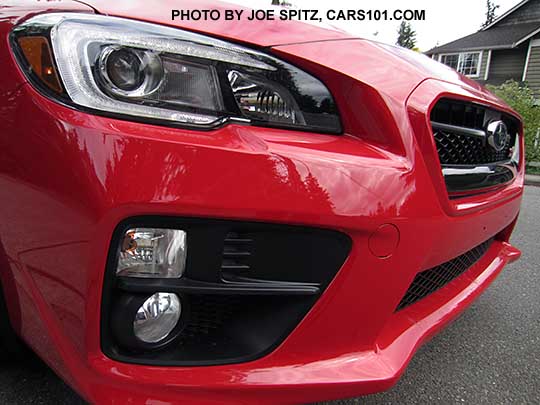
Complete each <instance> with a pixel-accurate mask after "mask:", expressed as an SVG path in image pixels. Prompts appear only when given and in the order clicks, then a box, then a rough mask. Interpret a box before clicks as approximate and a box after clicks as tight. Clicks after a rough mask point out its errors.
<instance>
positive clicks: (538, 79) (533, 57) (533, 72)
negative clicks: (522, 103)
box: [525, 42, 540, 97]
mask: <svg viewBox="0 0 540 405" xmlns="http://www.w3.org/2000/svg"><path fill="white" fill-rule="evenodd" d="M533 44H535V46H532V47H531V53H530V55H529V64H528V66H527V75H526V76H525V81H526V82H527V84H528V85H529V87H530V88H531V90H532V91H533V92H534V93H535V96H536V97H540V43H539V42H533Z"/></svg>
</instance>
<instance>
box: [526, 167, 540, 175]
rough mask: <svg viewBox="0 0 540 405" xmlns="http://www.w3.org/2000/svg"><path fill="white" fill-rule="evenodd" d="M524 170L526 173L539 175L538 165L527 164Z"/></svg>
mask: <svg viewBox="0 0 540 405" xmlns="http://www.w3.org/2000/svg"><path fill="white" fill-rule="evenodd" d="M525 171H526V172H527V174H536V175H539V176H540V167H531V166H527V167H526V169H525Z"/></svg>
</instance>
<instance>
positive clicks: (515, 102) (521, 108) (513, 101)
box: [487, 80, 540, 162]
mask: <svg viewBox="0 0 540 405" xmlns="http://www.w3.org/2000/svg"><path fill="white" fill-rule="evenodd" d="M487 87H488V89H489V90H490V91H492V92H493V93H494V94H495V95H497V96H498V97H499V98H501V99H503V100H504V101H505V102H506V103H507V104H508V105H509V106H510V107H512V108H513V109H514V110H516V111H517V112H518V113H520V114H521V116H522V117H523V125H524V129H525V150H526V155H525V158H526V159H527V161H529V162H533V161H534V162H540V145H539V143H540V142H539V141H538V140H537V134H538V130H539V129H540V107H539V106H537V105H535V99H534V96H533V92H532V91H531V89H530V88H529V87H527V85H525V84H520V83H518V82H516V81H515V80H509V81H507V82H505V83H503V84H501V85H500V86H491V85H488V86H487Z"/></svg>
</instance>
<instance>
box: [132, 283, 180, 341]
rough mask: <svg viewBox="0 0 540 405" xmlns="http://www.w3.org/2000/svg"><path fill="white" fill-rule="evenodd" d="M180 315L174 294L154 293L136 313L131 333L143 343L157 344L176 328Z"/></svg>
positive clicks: (177, 299) (178, 300)
mask: <svg viewBox="0 0 540 405" xmlns="http://www.w3.org/2000/svg"><path fill="white" fill-rule="evenodd" d="M181 313H182V304H181V303H180V299H179V298H178V296H177V295H176V294H171V293H156V294H154V295H152V296H151V297H150V298H148V299H147V300H146V301H145V302H144V304H142V306H141V307H140V308H139V310H138V311H137V315H136V316H135V320H134V321H133V332H134V333H135V336H136V337H137V338H138V339H140V340H141V341H143V342H145V343H159V342H161V341H162V340H164V339H165V338H167V336H169V334H170V333H171V332H172V331H173V329H174V328H175V327H176V325H177V324H178V320H179V319H180V315H181Z"/></svg>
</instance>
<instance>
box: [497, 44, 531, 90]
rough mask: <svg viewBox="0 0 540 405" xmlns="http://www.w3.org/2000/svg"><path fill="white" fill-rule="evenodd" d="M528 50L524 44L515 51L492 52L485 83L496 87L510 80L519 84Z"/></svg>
mask: <svg viewBox="0 0 540 405" xmlns="http://www.w3.org/2000/svg"><path fill="white" fill-rule="evenodd" d="M528 49H529V48H528V44H526V45H523V46H520V47H518V48H515V49H504V50H494V51H492V53H491V64H490V67H489V78H488V80H487V83H490V84H495V85H498V84H501V83H504V82H505V81H507V80H510V79H513V80H516V81H518V82H520V81H521V80H522V78H523V68H524V66H525V60H526V59H527V50H528Z"/></svg>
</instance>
